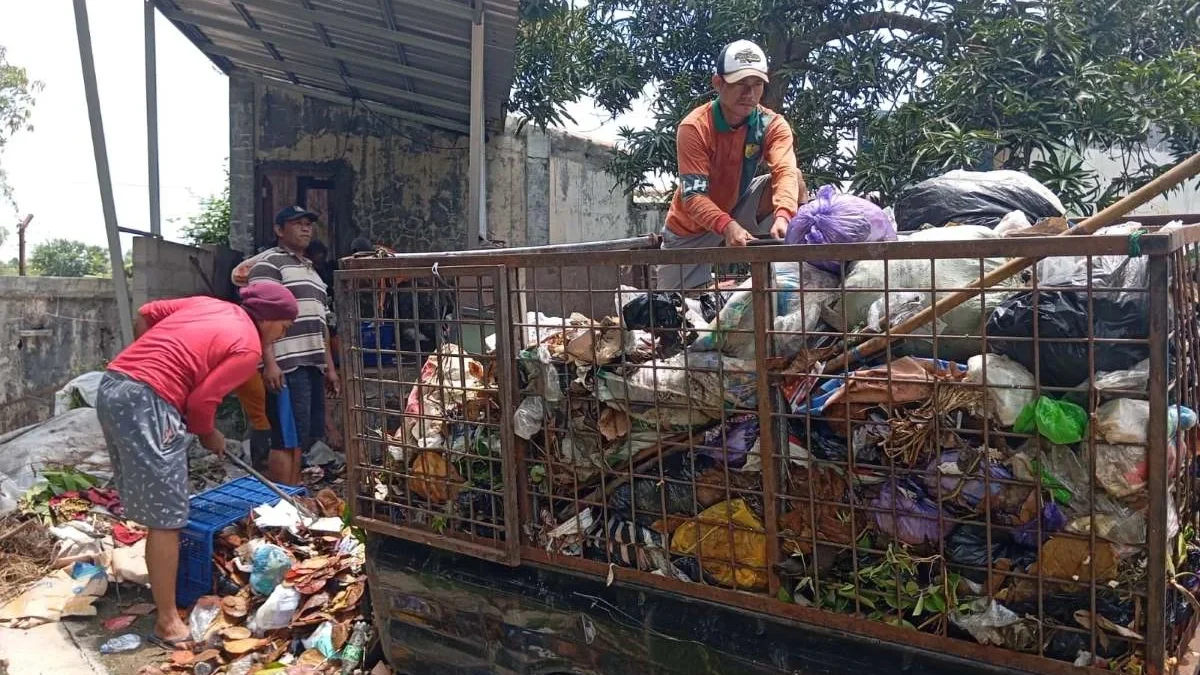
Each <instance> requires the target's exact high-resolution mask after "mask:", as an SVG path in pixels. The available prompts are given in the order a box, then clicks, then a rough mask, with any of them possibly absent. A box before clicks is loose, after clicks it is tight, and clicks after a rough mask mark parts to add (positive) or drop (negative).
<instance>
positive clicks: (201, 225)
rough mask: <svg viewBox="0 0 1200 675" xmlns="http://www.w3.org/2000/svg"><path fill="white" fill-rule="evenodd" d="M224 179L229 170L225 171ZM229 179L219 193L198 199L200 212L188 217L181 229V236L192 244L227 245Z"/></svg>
mask: <svg viewBox="0 0 1200 675" xmlns="http://www.w3.org/2000/svg"><path fill="white" fill-rule="evenodd" d="M225 174H226V179H228V177H229V172H228V171H226V172H225ZM229 218H230V210H229V181H228V180H226V181H225V189H224V190H222V191H221V194H219V195H209V196H208V197H202V198H201V199H200V212H199V213H197V214H196V215H194V216H190V217H188V224H187V225H184V226H183V227H182V228H181V229H182V232H183V236H184V237H186V238H187V240H188V243H190V244H192V245H193V246H199V245H201V244H219V245H221V246H229Z"/></svg>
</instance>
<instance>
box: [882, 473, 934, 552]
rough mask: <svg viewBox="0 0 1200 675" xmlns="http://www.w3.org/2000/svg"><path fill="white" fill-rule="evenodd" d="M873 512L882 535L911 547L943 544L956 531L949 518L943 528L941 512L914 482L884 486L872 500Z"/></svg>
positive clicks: (886, 484) (885, 484)
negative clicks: (884, 534) (952, 530)
mask: <svg viewBox="0 0 1200 675" xmlns="http://www.w3.org/2000/svg"><path fill="white" fill-rule="evenodd" d="M871 510H872V515H873V516H874V517H875V527H876V528H878V529H879V531H880V532H883V533H886V534H888V535H890V536H891V537H892V538H893V539H895V540H897V541H899V542H901V543H903V544H908V545H910V546H920V545H922V544H932V543H934V542H936V541H939V540H941V539H942V538H944V537H945V536H946V535H947V534H949V532H950V529H951V528H952V527H954V523H952V522H950V521H949V519H947V518H941V522H940V525H939V522H938V521H939V516H940V515H941V509H939V508H938V505H937V503H936V502H934V501H933V500H932V499H930V498H929V497H927V496H925V494H924V493H922V492H921V490H920V488H919V487H917V485H916V484H915V483H912V482H910V481H903V482H901V483H900V484H899V485H893V484H892V483H890V482H889V483H884V485H883V487H882V489H880V491H879V495H878V496H876V497H875V499H872V500H871ZM893 510H894V512H895V514H896V517H895V518H893V516H892V513H893Z"/></svg>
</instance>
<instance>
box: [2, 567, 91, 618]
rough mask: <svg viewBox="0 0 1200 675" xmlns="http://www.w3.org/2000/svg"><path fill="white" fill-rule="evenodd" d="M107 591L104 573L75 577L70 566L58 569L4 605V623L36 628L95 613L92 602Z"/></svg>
mask: <svg viewBox="0 0 1200 675" xmlns="http://www.w3.org/2000/svg"><path fill="white" fill-rule="evenodd" d="M107 591H108V579H107V578H106V577H105V575H103V574H95V575H91V576H88V577H87V578H84V579H73V578H72V577H71V575H70V573H69V572H67V571H66V570H62V569H60V570H56V571H54V572H52V573H51V574H49V575H48V576H46V578H44V579H42V580H41V581H39V582H37V583H36V584H34V585H33V586H31V587H29V588H28V589H27V590H26V591H25V592H24V593H22V594H21V595H19V596H17V597H16V598H14V599H12V600H11V601H9V603H8V604H6V605H5V606H4V607H2V608H0V626H8V627H11V628H33V627H34V626H40V625H42V624H44V623H54V622H57V621H59V620H61V619H62V618H63V617H65V616H95V615H96V608H95V606H93V604H92V603H94V602H95V601H96V599H97V598H99V597H101V596H103V595H104V594H105V592H107Z"/></svg>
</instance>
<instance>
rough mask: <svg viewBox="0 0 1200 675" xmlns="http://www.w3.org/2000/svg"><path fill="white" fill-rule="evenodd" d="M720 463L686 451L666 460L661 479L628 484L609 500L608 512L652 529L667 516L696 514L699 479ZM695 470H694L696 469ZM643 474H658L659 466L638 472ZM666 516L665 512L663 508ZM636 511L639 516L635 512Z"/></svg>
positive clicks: (635, 480)
mask: <svg viewBox="0 0 1200 675" xmlns="http://www.w3.org/2000/svg"><path fill="white" fill-rule="evenodd" d="M715 464H716V462H714V461H713V460H712V459H710V458H708V457H705V456H698V457H695V463H694V464H693V460H692V455H690V454H688V453H686V452H684V453H680V454H677V455H673V456H671V457H668V458H666V459H665V460H663V476H664V477H665V478H666V480H663V481H659V480H658V479H657V478H635V479H633V483H632V484H630V483H625V484H623V485H621V486H619V487H617V488H616V489H615V490H613V493H612V496H610V497H609V498H608V512H609V513H610V514H614V515H617V516H620V517H622V518H624V519H626V520H633V521H635V522H637V523H638V524H639V525H645V526H650V525H652V524H653V523H654V522H655V521H657V520H659V519H661V518H663V517H664V516H667V515H681V516H684V515H686V516H694V515H696V495H695V476H696V475H697V474H699V473H701V472H703V471H704V470H705V469H708V468H710V467H712V466H715ZM693 467H694V468H693ZM638 473H640V474H643V475H654V474H655V473H657V467H653V466H652V467H649V468H647V469H644V470H641V471H638ZM664 499H665V505H666V509H667V511H666V513H663V505H664ZM635 511H636V514H635V513H634V512H635Z"/></svg>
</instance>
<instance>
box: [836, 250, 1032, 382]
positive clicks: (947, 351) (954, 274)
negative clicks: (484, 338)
mask: <svg viewBox="0 0 1200 675" xmlns="http://www.w3.org/2000/svg"><path fill="white" fill-rule="evenodd" d="M996 238H997V237H996V234H995V233H994V232H992V231H991V230H989V229H987V228H984V227H968V226H963V227H947V228H935V229H929V230H922V231H920V232H914V233H913V234H912V235H909V236H907V237H904V238H903V240H904V241H977V240H984V239H996ZM1007 262H1008V258H984V259H983V264H982V267H981V266H980V261H979V259H977V258H945V259H938V260H934V261H932V265H931V261H930V259H929V258H924V259H922V258H917V259H897V260H889V261H883V260H860V261H858V262H856V263H854V266H853V267H852V268H851V270H850V273H849V274H847V275H846V279H845V283H844V285H845V293H844V294H842V293H837V294H836V305H835V306H833V307H832V308H831V311H830V312H829V315H830V316H831V317H836V318H837V319H838V320H840V319H841V317H842V316H843V312H844V313H845V321H846V324H847V327H848V328H852V327H854V326H857V325H860V324H865V323H866V322H867V320H868V318H869V314H870V310H871V305H872V304H874V303H875V302H877V301H880V300H881V299H882V298H883V297H884V295H885V293H884V291H883V290H881V289H884V288H889V289H897V290H890V291H888V292H887V297H888V301H887V303H888V304H887V308H888V309H889V311H893V310H894V308H896V307H899V306H902V305H903V306H904V307H906V308H907V309H917V308H924V307H928V306H930V305H931V304H932V303H933V298H934V296H935V295H936V297H937V299H939V300H940V299H942V298H945V297H947V296H949V295H953V294H954V293H955V291H953V290H938V291H937V292H936V294H935V293H934V292H933V290H932V287H931V285H930V283H931V281H936V283H937V286H936V288H938V289H956V288H964V287H966V286H967V285H969V284H972V283H974V282H976V281H978V280H979V278H980V276H981V275H983V274H988V273H989V272H991V271H992V270H994V269H996V268H998V267H1000V266H1001V265H1003V264H1005V263H1007ZM884 265H886V266H887V267H886V275H885V267H884ZM931 266H932V267H933V270H934V271H935V272H936V277H935V276H934V275H933V274H931V269H930V268H931ZM885 282H886V283H885ZM1019 284H1020V280H1019V279H1007V280H1005V281H1002V282H1000V283H999V284H997V285H996V286H994V287H993V288H992V290H989V291H988V293H987V294H986V295H987V297H986V301H985V298H983V297H982V296H980V295H975V296H972V297H971V298H970V299H969V300H967V301H966V302H964V303H963V304H961V305H959V306H958V307H955V308H954V309H952V310H950V311H948V312H946V313H944V314H942V313H939V315H938V318H939V319H940V320H941V321H942V322H944V325H939V337H938V354H937V357H938V358H943V359H949V360H952V361H965V360H966V359H968V358H970V357H972V356H975V355H976V354H979V353H980V352H981V351H983V347H982V344H981V342H980V341H979V340H978V339H975V338H974V337H971V338H962V337H958V338H955V337H950V336H955V335H958V336H977V335H979V327H980V325H981V323H982V320H983V318H984V317H986V315H985V314H984V308H985V307H987V308H989V309H990V308H991V307H994V306H995V305H996V304H997V303H999V302H1001V301H1002V300H1004V299H1006V298H1007V297H1008V296H1007V295H1006V293H1007V291H1006V290H1005V289H1008V288H1011V287H1015V286H1017V285H1019ZM857 289H863V290H857ZM901 289H902V290H901ZM919 289H929V290H919ZM914 293H917V294H919V295H920V298H921V300H920V303H919V305H918V304H913V303H911V300H912V295H913V294H914ZM843 298H844V299H843ZM906 302H907V303H908V304H905V303H906ZM835 327H836V328H839V329H840V328H841V327H840V326H835ZM943 336H944V337H943ZM892 354H893V356H900V355H903V354H912V355H915V356H934V354H933V342H932V340H931V339H928V338H907V339H905V340H903V341H901V342H898V343H896V345H894V346H893V348H892Z"/></svg>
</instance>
